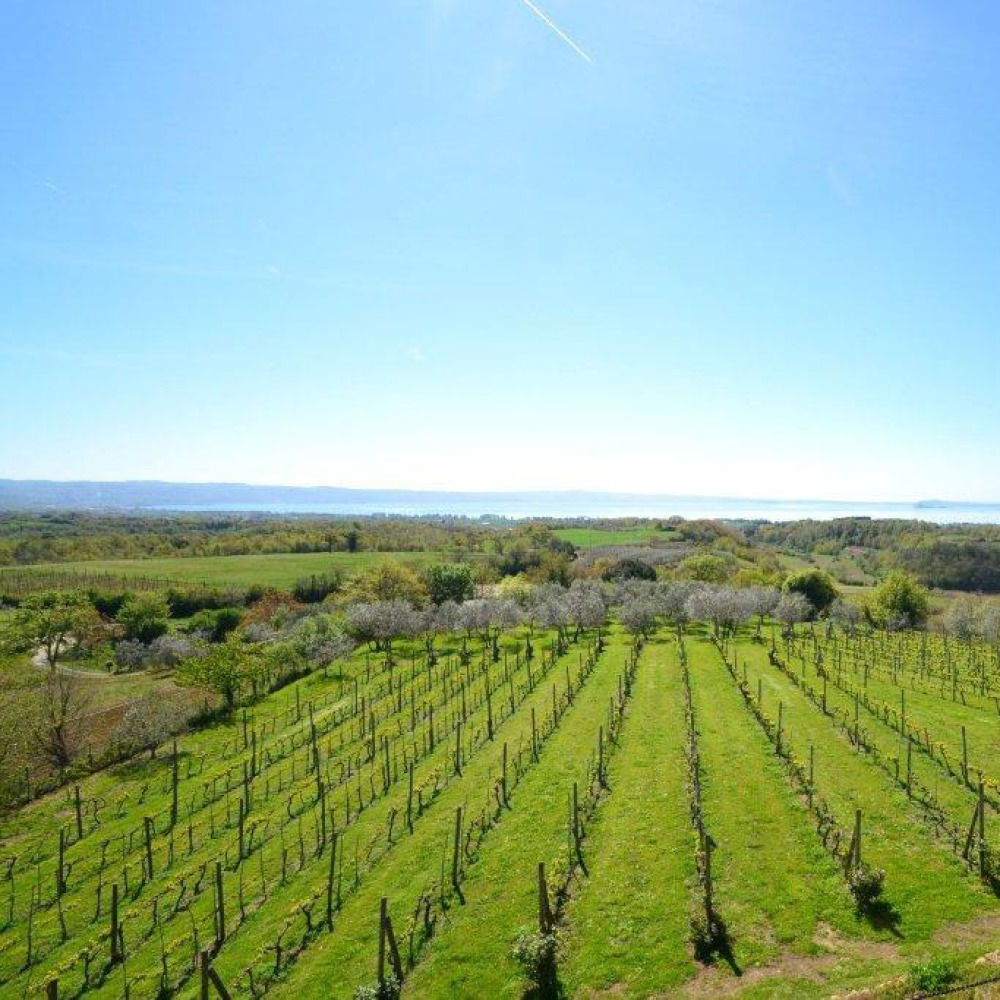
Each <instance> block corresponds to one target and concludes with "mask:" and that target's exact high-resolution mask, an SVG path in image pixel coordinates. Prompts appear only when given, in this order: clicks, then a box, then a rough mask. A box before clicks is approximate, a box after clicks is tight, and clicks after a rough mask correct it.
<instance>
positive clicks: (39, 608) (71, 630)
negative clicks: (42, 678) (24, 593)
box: [3, 591, 101, 670]
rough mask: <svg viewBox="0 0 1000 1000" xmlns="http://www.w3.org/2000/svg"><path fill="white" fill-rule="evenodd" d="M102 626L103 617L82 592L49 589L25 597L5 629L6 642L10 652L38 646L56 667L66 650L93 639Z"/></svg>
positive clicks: (4, 643)
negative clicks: (60, 591) (66, 592)
mask: <svg viewBox="0 0 1000 1000" xmlns="http://www.w3.org/2000/svg"><path fill="white" fill-rule="evenodd" d="M100 627H101V616H100V615H99V614H98V613H97V612H96V611H95V610H94V608H93V607H92V606H91V605H90V603H89V602H88V601H87V599H86V598H85V597H84V596H83V595H82V594H74V593H69V594H63V593H58V592H56V591H46V592H45V593H43V594H33V595H32V596H30V597H28V598H26V599H25V600H24V601H23V603H22V604H21V606H20V607H19V608H17V610H15V611H14V613H13V614H12V615H11V617H10V621H9V622H8V623H7V627H6V629H5V630H4V635H3V645H4V647H5V648H6V649H7V650H8V651H11V652H25V651H27V650H34V649H38V648H39V647H40V648H41V649H42V651H43V652H44V653H45V662H46V663H47V664H48V665H49V667H50V668H51V669H53V670H54V669H55V667H56V664H57V663H58V661H59V658H60V657H61V656H62V655H63V653H65V652H66V650H67V649H69V648H71V647H73V646H77V645H81V644H83V643H85V642H87V641H88V640H89V639H91V638H92V637H93V636H94V634H95V633H96V632H97V631H98V630H99V629H100Z"/></svg>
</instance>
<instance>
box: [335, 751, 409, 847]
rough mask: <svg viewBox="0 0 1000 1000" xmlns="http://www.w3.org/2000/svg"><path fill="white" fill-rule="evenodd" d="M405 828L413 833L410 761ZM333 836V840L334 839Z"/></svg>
mask: <svg viewBox="0 0 1000 1000" xmlns="http://www.w3.org/2000/svg"><path fill="white" fill-rule="evenodd" d="M406 826H407V828H408V829H409V831H410V833H413V761H412V760H411V761H410V777H409V785H408V788H407V791H406ZM336 836H337V835H336V834H334V838H336Z"/></svg>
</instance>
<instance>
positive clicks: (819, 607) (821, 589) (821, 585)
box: [782, 566, 840, 614]
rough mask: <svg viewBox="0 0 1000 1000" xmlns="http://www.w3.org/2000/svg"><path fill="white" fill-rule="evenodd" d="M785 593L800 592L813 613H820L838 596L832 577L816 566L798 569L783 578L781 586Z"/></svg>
mask: <svg viewBox="0 0 1000 1000" xmlns="http://www.w3.org/2000/svg"><path fill="white" fill-rule="evenodd" d="M782 589H783V590H784V591H785V593H786V594H801V595H802V596H803V597H804V598H805V599H806V600H807V601H808V602H809V603H810V604H811V605H812V608H813V611H814V612H815V614H822V613H823V612H824V611H826V610H827V609H828V608H829V607H830V605H831V604H833V602H834V601H835V600H837V598H838V597H839V596H840V594H839V592H838V591H837V585H836V584H835V583H834V582H833V577H832V576H830V574H829V573H827V572H826V571H825V570H822V569H820V568H819V567H818V566H812V567H810V568H809V569H803V570H799V571H798V572H797V573H792V574H791V575H790V576H789V577H787V578H786V579H785V583H784V585H783V587H782Z"/></svg>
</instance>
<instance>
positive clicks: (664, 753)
mask: <svg viewBox="0 0 1000 1000" xmlns="http://www.w3.org/2000/svg"><path fill="white" fill-rule="evenodd" d="M683 739H684V709H683V693H682V682H681V673H680V662H679V660H678V656H677V651H676V646H675V644H674V643H673V642H672V641H671V640H668V639H665V638H658V639H654V640H651V641H650V642H649V643H648V644H647V646H646V649H645V650H644V652H643V654H642V658H641V659H640V663H639V669H638V673H637V675H636V680H635V693H634V695H633V699H632V702H631V705H630V707H629V710H628V713H627V715H626V718H625V723H624V726H623V729H622V733H621V737H620V745H619V748H618V750H617V752H616V753H615V754H614V756H613V757H612V759H611V764H610V766H609V785H610V788H611V795H610V797H609V798H608V800H607V801H606V802H605V803H604V804H603V805H602V806H601V808H600V809H598V811H597V815H596V817H595V818H594V820H593V822H592V823H591V826H590V829H589V831H588V838H587V859H588V861H587V864H588V867H589V868H590V872H591V874H590V877H589V878H588V879H587V880H586V881H585V882H584V883H583V884H582V885H581V887H580V889H579V890H578V892H577V893H576V894H575V896H574V898H573V899H572V900H571V902H570V904H569V906H568V907H567V910H566V917H565V919H566V923H567V925H568V926H567V930H566V933H565V946H564V957H563V959H562V961H561V962H560V969H561V972H562V978H563V980H564V982H565V984H566V987H567V990H568V992H569V994H570V995H571V996H588V995H593V994H599V993H600V992H602V991H606V990H610V991H613V992H614V995H615V996H622V997H645V996H650V995H652V994H655V993H659V992H662V991H663V990H666V989H669V988H671V987H675V986H677V985H679V984H680V983H681V982H683V981H684V980H685V979H687V978H689V977H690V976H691V975H692V973H693V972H694V962H693V960H692V957H691V948H690V945H689V944H688V910H687V908H686V906H685V905H684V900H685V896H686V895H687V892H688V884H689V882H690V881H691V880H692V879H693V878H694V876H695V864H694V848H695V837H694V831H693V829H692V827H691V822H690V819H689V815H688V794H687V789H686V787H685V778H684V776H685V767H686V761H685V756H684V743H683Z"/></svg>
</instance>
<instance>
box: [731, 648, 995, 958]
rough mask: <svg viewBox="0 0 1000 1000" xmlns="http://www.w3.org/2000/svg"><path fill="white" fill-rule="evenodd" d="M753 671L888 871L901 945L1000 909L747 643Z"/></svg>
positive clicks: (836, 803) (741, 654)
mask: <svg viewBox="0 0 1000 1000" xmlns="http://www.w3.org/2000/svg"><path fill="white" fill-rule="evenodd" d="M737 656H738V659H739V661H740V663H743V662H747V663H748V664H749V668H750V669H749V674H748V676H749V682H750V687H751V689H752V690H755V686H756V678H757V677H758V676H759V677H761V679H762V681H763V692H764V708H765V710H766V711H767V712H768V714H769V715H771V716H772V717H774V716H775V715H776V713H777V706H778V702H779V701H780V702H781V703H782V704H783V707H784V720H785V729H786V734H787V735H786V739H787V740H788V741H789V743H790V745H791V746H792V748H793V753H794V754H795V756H796V757H798V758H799V759H801V760H805V759H807V758H808V754H809V744H810V742H811V743H814V744H815V746H816V786H817V789H818V791H819V793H820V794H821V795H822V796H823V797H824V798H825V799H826V800H827V802H828V803H829V805H830V807H831V809H832V810H833V813H834V815H835V816H836V817H837V818H838V820H839V822H840V824H841V826H845V827H846V826H848V825H849V824H850V822H851V821H852V819H853V816H854V812H855V809H858V808H860V809H861V810H862V816H863V829H864V836H863V842H864V845H865V847H864V857H865V860H866V861H868V862H869V863H871V864H873V865H875V866H876V867H879V868H883V869H885V872H886V884H885V898H886V900H887V901H888V903H890V904H891V905H892V906H893V907H894V909H895V911H896V913H897V915H898V924H897V925H896V929H895V932H894V933H893V932H892V931H890V930H888V929H887V930H886V931H885V932H884V933H885V934H887V935H891V936H894V937H896V938H897V940H899V941H900V942H919V941H925V940H927V939H928V938H930V937H931V936H932V935H933V934H934V932H935V931H936V930H937V929H938V928H940V927H941V925H943V924H946V923H949V922H957V921H968V920H971V919H973V918H974V917H976V916H979V915H982V914H984V913H987V912H997V911H998V909H1000V908H998V906H997V901H996V899H995V898H994V897H992V896H991V895H989V894H988V893H987V891H986V890H985V888H983V886H982V885H980V883H979V882H978V880H977V879H976V878H974V877H973V876H972V875H970V874H969V873H968V872H967V871H966V870H965V868H964V867H963V866H962V865H961V864H960V862H959V861H958V860H957V859H956V858H955V857H954V855H953V854H952V852H951V850H950V848H949V847H948V846H947V845H945V844H942V843H940V842H938V841H937V840H936V839H935V838H934V836H933V835H932V833H931V832H930V830H929V829H928V828H927V827H926V826H925V825H924V824H923V823H922V822H921V820H920V813H919V810H918V808H917V806H915V805H914V804H912V803H910V802H909V801H908V800H907V798H906V795H905V792H903V791H902V790H900V789H899V788H898V787H896V786H895V785H894V783H893V781H892V779H891V778H890V777H889V776H887V775H886V774H884V773H883V772H882V771H880V770H879V769H878V768H877V767H876V766H875V765H874V764H873V763H871V762H870V761H868V760H866V759H865V757H864V756H862V755H861V754H859V753H858V752H857V751H856V750H855V749H854V748H853V747H852V746H851V744H850V743H849V741H848V740H847V738H846V736H844V735H843V734H842V733H840V732H839V731H837V730H836V729H835V727H834V725H833V723H832V722H831V721H830V719H829V718H828V717H826V716H824V715H823V714H822V713H821V712H820V711H819V709H818V708H817V707H816V706H814V705H813V704H812V702H810V701H809V700H808V699H807V698H806V696H805V695H804V694H803V693H802V692H801V691H799V690H798V688H796V687H795V685H793V684H792V682H791V681H790V680H789V679H788V678H787V677H785V676H784V675H783V674H781V673H780V672H779V671H778V670H777V669H776V668H775V667H772V666H770V665H769V664H768V662H767V656H766V651H765V649H764V647H763V646H762V645H757V644H751V643H745V644H741V645H740V646H739V648H738V651H737Z"/></svg>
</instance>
